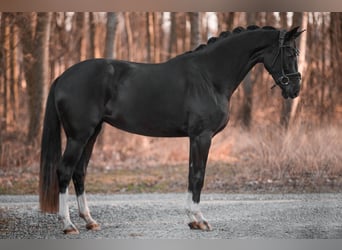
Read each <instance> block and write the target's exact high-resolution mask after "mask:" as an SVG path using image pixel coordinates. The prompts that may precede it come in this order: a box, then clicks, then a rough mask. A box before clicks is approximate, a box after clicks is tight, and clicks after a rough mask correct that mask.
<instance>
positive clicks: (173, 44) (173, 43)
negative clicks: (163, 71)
mask: <svg viewBox="0 0 342 250" xmlns="http://www.w3.org/2000/svg"><path fill="white" fill-rule="evenodd" d="M176 21H177V19H176V12H171V28H170V40H169V49H168V58H171V57H173V56H174V55H175V54H176V51H177V22H176Z"/></svg>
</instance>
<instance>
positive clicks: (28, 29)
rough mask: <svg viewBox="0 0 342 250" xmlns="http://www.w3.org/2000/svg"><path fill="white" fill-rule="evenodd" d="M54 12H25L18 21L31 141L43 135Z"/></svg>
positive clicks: (28, 136) (29, 140)
mask: <svg viewBox="0 0 342 250" xmlns="http://www.w3.org/2000/svg"><path fill="white" fill-rule="evenodd" d="M50 22H51V13H47V12H44V13H37V14H34V13H22V14H21V17H20V20H19V22H18V24H19V26H20V33H21V42H22V46H23V53H24V73H25V78H26V82H27V91H28V104H29V105H28V106H29V116H30V117H29V119H30V120H29V128H28V135H27V140H28V142H32V141H36V140H37V138H38V135H39V132H40V127H41V120H42V119H41V118H42V110H43V98H44V96H46V92H47V90H45V89H47V86H48V84H47V80H48V76H49V74H48V69H49V67H48V66H49V61H48V59H49V37H50Z"/></svg>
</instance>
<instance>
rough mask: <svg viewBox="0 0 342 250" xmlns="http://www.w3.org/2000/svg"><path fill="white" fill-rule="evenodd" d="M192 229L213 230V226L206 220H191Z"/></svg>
mask: <svg viewBox="0 0 342 250" xmlns="http://www.w3.org/2000/svg"><path fill="white" fill-rule="evenodd" d="M188 225H189V227H190V229H194V230H202V231H211V230H212V227H211V226H210V224H209V223H208V222H206V221H200V222H198V221H193V222H190V223H189V224H188Z"/></svg>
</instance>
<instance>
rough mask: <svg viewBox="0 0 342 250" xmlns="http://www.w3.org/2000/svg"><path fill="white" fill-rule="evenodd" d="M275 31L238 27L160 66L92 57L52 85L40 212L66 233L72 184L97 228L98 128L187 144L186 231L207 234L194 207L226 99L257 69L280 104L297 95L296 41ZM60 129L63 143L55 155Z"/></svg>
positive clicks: (225, 111)
mask: <svg viewBox="0 0 342 250" xmlns="http://www.w3.org/2000/svg"><path fill="white" fill-rule="evenodd" d="M300 33H301V32H298V27H297V28H294V29H292V30H291V31H288V32H286V31H284V30H277V29H275V28H272V27H263V28H259V27H257V26H249V27H248V28H247V29H244V28H241V27H239V28H236V29H235V30H234V31H233V32H232V33H230V32H223V33H221V35H220V36H219V37H218V38H212V39H209V40H208V43H207V44H206V45H200V46H199V47H198V48H197V49H195V50H193V51H190V52H187V53H185V54H182V55H179V56H177V57H175V58H172V59H170V60H168V61H167V62H164V63H160V64H142V63H134V62H127V61H118V60H110V59H92V60H87V61H84V62H81V63H78V64H76V65H74V66H72V67H70V68H69V69H67V70H66V71H65V72H64V73H63V74H62V75H61V76H59V77H58V78H57V79H56V80H55V82H54V83H53V84H52V86H51V89H50V92H49V96H48V100H47V106H46V111H45V119H44V129H43V137H42V145H41V165H40V207H41V210H42V211H43V212H57V211H58V215H59V218H60V219H61V220H62V222H63V230H64V233H78V230H77V228H76V227H75V226H74V224H73V223H72V222H71V220H70V216H69V209H68V204H67V197H68V185H69V183H70V181H71V179H72V180H73V183H74V186H75V190H76V195H77V201H78V205H79V212H80V216H81V217H82V218H84V220H85V221H86V227H87V228H88V229H92V230H98V229H99V228H100V227H99V225H98V224H97V222H96V221H95V220H93V219H92V217H91V216H90V213H89V208H88V206H87V202H86V198H85V191H84V180H85V176H86V169H87V165H88V162H89V158H90V156H91V153H92V150H93V146H94V142H95V140H96V137H97V135H98V134H99V132H100V130H101V126H102V124H103V122H106V123H109V124H111V125H112V126H115V127H117V128H119V129H122V130H125V131H128V132H132V133H136V134H140V135H147V136H156V137H189V138H190V159H189V180H188V181H189V186H188V193H189V198H188V206H187V210H186V212H187V214H188V216H189V220H190V221H189V226H190V228H191V229H201V230H210V229H211V226H210V225H209V223H208V222H207V221H206V219H205V218H204V217H203V215H202V213H201V212H200V209H199V202H200V195H201V190H202V187H203V181H204V175H205V168H206V163H207V157H208V152H209V148H210V144H211V140H212V138H213V136H214V135H216V134H217V133H218V132H220V131H221V130H222V129H223V128H224V127H225V126H226V125H227V123H228V119H229V112H228V107H229V100H230V98H231V96H232V94H233V92H234V91H235V89H236V88H237V87H238V85H239V84H240V82H241V81H242V80H243V78H244V76H245V75H246V74H247V72H248V71H249V70H250V69H251V68H252V67H253V66H254V65H255V64H256V63H263V64H264V66H265V68H266V70H267V71H268V72H269V73H270V74H271V75H272V77H273V79H274V81H275V83H276V84H277V85H278V86H279V87H280V88H281V89H282V95H283V97H284V98H288V97H290V98H295V97H296V96H298V94H299V90H300V80H301V75H300V73H299V72H298V69H297V55H298V50H297V49H296V45H295V39H296V38H297V37H298V36H299V35H300ZM61 126H62V127H63V129H64V131H65V134H66V138H67V142H66V147H65V151H64V153H63V155H62V153H61V134H60V133H61V129H60V128H61Z"/></svg>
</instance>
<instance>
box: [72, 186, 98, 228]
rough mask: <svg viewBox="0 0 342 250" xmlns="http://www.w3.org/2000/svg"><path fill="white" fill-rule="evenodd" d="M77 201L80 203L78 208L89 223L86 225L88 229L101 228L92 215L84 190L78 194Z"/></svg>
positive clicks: (81, 215)
mask: <svg viewBox="0 0 342 250" xmlns="http://www.w3.org/2000/svg"><path fill="white" fill-rule="evenodd" d="M77 203H78V209H79V213H80V217H81V218H83V219H84V220H85V222H86V223H87V225H86V227H87V229H92V230H98V229H100V227H99V225H98V224H97V222H96V221H95V220H94V219H93V218H92V217H91V215H90V211H89V207H88V202H87V199H86V194H85V192H83V194H81V195H79V196H77Z"/></svg>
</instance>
